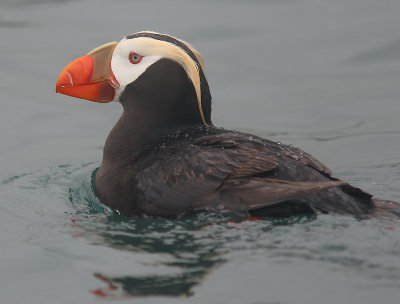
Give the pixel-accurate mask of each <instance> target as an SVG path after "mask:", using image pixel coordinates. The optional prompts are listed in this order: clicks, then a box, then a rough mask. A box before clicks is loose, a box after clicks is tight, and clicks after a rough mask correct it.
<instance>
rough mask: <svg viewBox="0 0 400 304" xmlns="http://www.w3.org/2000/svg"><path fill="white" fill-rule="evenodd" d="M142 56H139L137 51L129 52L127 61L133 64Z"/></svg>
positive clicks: (140, 59)
mask: <svg viewBox="0 0 400 304" xmlns="http://www.w3.org/2000/svg"><path fill="white" fill-rule="evenodd" d="M142 58H143V56H140V55H139V54H138V53H135V52H131V53H130V54H129V61H130V62H131V63H133V64H137V63H139V62H140V61H142Z"/></svg>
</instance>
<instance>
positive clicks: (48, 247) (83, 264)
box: [0, 0, 400, 304]
mask: <svg viewBox="0 0 400 304" xmlns="http://www.w3.org/2000/svg"><path fill="white" fill-rule="evenodd" d="M399 13H400V2H398V1H395V0H384V1H379V2H377V1H372V0H365V1H356V0H338V1H333V2H327V1H323V0H287V1H273V0H270V1H227V0H226V1H224V0H216V1H195V0H192V1H184V0H172V1H161V0H159V1H157V0H149V1H126V0H117V1H106V0H97V1H95V0H84V1H51V0H43V1H38V0H31V1H29V0H16V1H11V0H5V1H1V2H0V41H1V47H0V55H1V56H0V104H1V109H0V223H1V224H0V227H1V229H0V244H1V245H0V274H1V275H0V298H1V303H3V302H4V303H97V302H104V303H107V302H114V301H118V302H122V303H125V302H129V303H131V302H134V303H152V304H153V303H188V302H189V303H238V304H239V303H240V304H243V303H244V304H266V303H268V304H272V303H274V304H275V303H282V304H286V303H293V304H294V303H296V304H297V303H300V304H301V303H307V304H310V303H311V304H313V303H315V304H317V303H318V304H319V303H324V304H325V303H328V304H329V303H335V304H336V303H355V304H358V303H360V304H365V303H398V301H399V298H400V225H399V221H398V220H385V219H370V220H364V221H359V220H357V219H354V218H352V217H347V216H330V215H321V216H318V217H316V218H314V217H309V216H297V217H291V218H283V219H282V218H264V219H262V220H253V221H243V219H240V218H237V217H235V216H234V215H232V214H224V215H221V214H215V213H208V214H204V213H203V214H197V215H194V216H192V217H188V218H185V219H181V220H162V219H156V220H154V219H129V218H125V217H121V216H119V215H117V214H113V213H112V212H111V211H110V210H108V209H107V208H105V207H104V206H102V205H101V204H100V202H99V201H98V200H97V199H96V198H95V196H94V194H93V190H92V184H91V180H92V174H93V172H94V171H95V170H96V168H97V167H98V166H99V161H100V159H101V153H102V146H103V143H104V141H105V138H106V135H107V133H108V132H109V130H110V129H111V127H112V126H113V124H114V123H115V121H116V119H117V118H118V116H119V115H120V112H121V109H120V107H119V106H118V104H107V105H99V104H93V103H90V102H84V101H78V100H72V99H70V98H68V97H66V96H61V95H58V96H57V95H56V94H55V93H54V86H55V82H56V80H57V77H58V75H59V73H60V71H61V69H62V68H63V67H64V66H65V65H66V64H67V63H68V62H69V61H71V60H73V59H75V58H76V57H78V56H81V55H83V54H85V53H86V52H88V51H89V50H91V49H92V48H94V47H96V46H98V45H100V44H103V43H105V42H108V41H113V40H119V39H121V38H122V36H123V35H126V34H130V33H132V32H135V31H139V30H143V29H146V30H156V31H159V32H165V33H170V34H173V35H176V36H178V37H180V38H183V39H185V40H188V41H189V42H191V43H192V44H193V45H194V46H195V47H196V48H197V49H199V51H200V52H201V53H202V54H203V57H204V59H205V64H206V73H207V77H208V80H209V82H210V86H211V91H212V94H213V100H214V110H213V113H214V123H215V124H216V125H218V126H225V127H227V128H233V129H240V130H244V131H248V132H251V133H256V134H257V135H260V136H265V137H269V138H271V139H273V140H276V141H281V142H284V143H292V144H294V145H296V146H299V147H301V148H303V149H304V150H306V151H307V152H309V153H311V154H313V155H314V156H316V157H317V158H318V159H320V160H321V161H323V162H324V163H326V164H327V165H328V166H329V167H330V168H331V169H333V171H334V172H335V176H337V177H340V178H343V179H345V180H348V181H349V182H351V183H352V184H354V185H356V186H359V187H361V188H363V189H365V190H367V191H369V192H371V193H373V194H374V195H376V196H377V197H382V198H386V199H392V200H397V201H400V190H399V189H400V152H399V151H400V123H399V117H400V105H399V104H400V101H399V97H400V86H399V84H400V35H399V28H400V18H398V16H399ZM116 16H118V17H116Z"/></svg>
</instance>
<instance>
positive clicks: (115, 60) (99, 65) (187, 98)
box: [56, 31, 212, 126]
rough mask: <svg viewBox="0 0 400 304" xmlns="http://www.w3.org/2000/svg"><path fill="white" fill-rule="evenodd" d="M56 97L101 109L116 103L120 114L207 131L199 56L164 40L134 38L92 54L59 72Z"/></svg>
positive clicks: (149, 35)
mask: <svg viewBox="0 0 400 304" xmlns="http://www.w3.org/2000/svg"><path fill="white" fill-rule="evenodd" d="M56 92H57V93H61V94H65V95H69V96H73V97H77V98H82V99H87V100H91V101H96V102H101V103H107V102H110V101H119V102H121V104H122V105H123V107H124V110H125V111H127V110H128V111H130V110H132V111H136V112H138V113H141V114H143V115H146V114H148V115H151V116H154V117H157V116H159V117H162V119H169V120H174V121H175V123H179V122H180V123H190V124H195V123H200V124H203V125H205V126H209V125H212V122H211V95H210V90H209V87H208V83H207V80H206V78H205V75H204V64H203V60H202V58H201V56H200V54H199V53H198V52H197V51H196V50H195V49H194V48H193V47H192V46H191V45H190V44H188V43H187V42H184V41H182V40H180V39H177V38H175V37H172V36H169V35H165V34H160V33H155V32H148V31H146V32H138V33H135V34H132V35H129V36H125V37H124V38H123V39H122V40H121V41H120V42H116V41H115V42H110V43H107V44H104V45H102V46H100V47H98V48H95V49H94V50H92V51H91V52H89V53H88V54H87V55H86V56H83V57H80V58H78V59H76V60H74V61H73V62H71V63H70V64H69V65H67V66H66V67H65V68H64V70H63V71H62V72H61V75H60V77H59V79H58V81H57V85H56ZM171 124H173V123H172V122H171Z"/></svg>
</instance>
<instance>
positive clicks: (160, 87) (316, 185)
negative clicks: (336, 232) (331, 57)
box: [57, 32, 399, 218]
mask: <svg viewBox="0 0 400 304" xmlns="http://www.w3.org/2000/svg"><path fill="white" fill-rule="evenodd" d="M143 37H145V38H150V39H156V40H164V41H166V42H168V43H170V44H174V45H175V46H176V47H178V48H180V49H183V50H184V51H185V52H186V53H187V54H189V55H190V58H191V60H193V61H194V62H195V63H196V66H197V67H198V71H197V72H198V73H199V79H200V83H201V100H199V95H198V94H197V95H196V87H195V85H194V83H193V81H192V79H191V78H190V77H189V74H188V73H187V71H186V70H185V68H184V66H182V63H181V62H178V61H176V60H174V59H171V58H161V59H160V60H157V61H156V62H154V63H153V64H151V65H150V66H149V67H148V68H147V69H146V70H145V71H144V72H143V73H142V74H140V76H138V78H137V79H135V80H134V81H132V82H131V83H129V84H128V85H126V86H125V87H124V89H123V91H122V92H121V94H120V95H119V97H118V101H119V102H120V103H121V104H122V106H123V108H124V111H123V114H122V116H121V118H120V119H119V121H118V122H117V124H116V125H115V126H114V128H113V129H112V130H111V132H110V134H109V136H108V138H107V141H106V143H105V146H104V154H103V161H102V164H101V167H100V168H99V170H98V172H97V174H96V177H95V190H96V194H97V196H98V197H99V199H100V200H101V201H102V202H103V203H104V204H106V205H108V206H110V207H111V208H113V209H116V210H118V211H119V212H120V213H121V214H123V215H126V216H160V217H169V218H176V217H181V216H184V215H186V214H190V213H192V212H194V211H199V210H217V211H233V212H241V213H243V214H251V215H292V214H297V213H302V212H314V213H318V212H322V213H337V214H350V215H355V216H358V217H368V216H371V215H391V216H395V214H396V212H397V211H398V210H399V204H397V203H395V202H391V201H382V200H376V199H373V198H372V196H371V195H370V194H368V193H366V192H364V191H362V190H360V189H358V188H355V187H352V186H351V185H349V184H348V183H346V182H344V181H341V180H339V179H336V178H334V177H332V176H331V170H329V169H328V168H327V167H326V166H325V165H323V164H322V163H321V162H319V161H318V160H316V159H315V158H314V157H312V156H311V155H310V154H308V153H306V152H304V151H302V150H300V149H298V148H294V147H293V146H290V145H284V144H281V143H277V142H273V141H270V140H267V139H263V138H260V137H257V136H254V135H250V134H245V133H241V132H236V131H231V130H225V129H222V128H217V127H215V126H213V124H212V120H211V94H210V90H209V87H208V83H207V80H206V78H205V76H204V71H203V70H202V64H200V62H199V57H198V56H197V54H195V53H194V52H192V48H191V47H189V46H188V45H186V44H185V43H184V42H182V41H180V40H177V39H175V38H173V37H171V36H168V35H161V34H157V33H152V32H140V33H137V34H134V35H130V36H127V39H140V38H143ZM142 41H143V40H142ZM109 48H110V47H109V46H107V47H106V49H109ZM132 51H135V50H132ZM107 64H108V66H109V65H110V64H109V63H106V65H107ZM76 67H77V69H80V66H79V64H77V65H76ZM132 68H133V67H132ZM70 69H71V68H70ZM74 71H75V70H74ZM112 72H113V73H114V74H115V75H118V71H117V70H114V71H112ZM75 74H77V75H79V73H77V72H75ZM68 76H69V77H70V76H71V74H70V73H69V72H68ZM65 79H66V80H65ZM68 79H69V78H68V77H66V76H65V74H64V76H63V74H62V77H61V76H60V80H59V84H58V87H57V88H58V90H60V92H62V91H61V90H62V89H63V88H67V89H68V88H69V87H71V85H72V86H73V83H72V80H71V84H69V80H68ZM114 82H115V81H114ZM65 83H66V84H65ZM60 88H61V89H60ZM68 94H69V95H72V96H75V95H73V94H72V93H68ZM74 94H75V93H74ZM76 94H77V95H76V96H77V97H80V96H81V95H80V94H82V96H86V95H85V94H86V93H80V92H79V93H76ZM82 98H86V97H82ZM109 99H110V98H108V100H109ZM90 100H95V98H94V97H93V99H90Z"/></svg>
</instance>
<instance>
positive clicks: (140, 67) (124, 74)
mask: <svg viewBox="0 0 400 304" xmlns="http://www.w3.org/2000/svg"><path fill="white" fill-rule="evenodd" d="M181 42H182V41H181ZM182 43H184V42H182ZM184 44H186V43H184ZM186 46H187V47H188V48H189V49H190V50H192V52H193V53H194V54H195V56H196V58H197V59H198V61H199V62H200V66H198V64H197V63H196V61H195V60H193V59H192V58H191V57H190V55H189V54H188V53H186V51H185V50H183V49H182V48H180V47H178V46H176V45H174V44H172V43H169V42H167V41H162V40H158V39H153V38H150V37H136V38H133V39H127V38H124V39H122V40H121V41H120V42H119V43H118V45H117V46H116V47H115V49H114V52H113V55H112V58H111V70H112V72H113V74H114V76H115V79H116V80H117V81H118V83H119V84H120V87H119V88H116V90H115V93H116V94H115V98H114V100H117V99H119V98H120V96H121V94H122V92H123V91H124V90H125V87H126V86H127V85H128V84H130V83H132V82H134V81H135V80H136V79H138V77H139V76H140V75H142V74H143V73H144V72H145V71H146V70H147V69H148V68H149V67H150V66H151V65H152V64H154V63H155V62H157V61H158V60H160V59H161V58H168V59H171V60H174V61H175V62H177V63H179V64H180V65H181V66H182V67H183V69H184V70H185V72H186V74H187V76H188V78H189V79H190V80H191V81H192V83H193V86H194V89H195V91H196V96H197V102H198V108H199V112H200V115H201V119H202V121H203V123H204V125H205V126H208V125H207V123H206V121H205V119H204V114H203V110H202V104H201V87H200V73H199V69H202V67H203V60H202V59H201V56H200V54H199V53H198V52H197V51H195V50H194V48H193V47H192V46H190V45H189V44H186ZM132 52H134V53H136V54H138V55H140V56H142V57H143V58H142V59H141V60H139V61H140V62H138V63H134V62H132V61H131V60H129V56H130V54H131V53H132Z"/></svg>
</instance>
